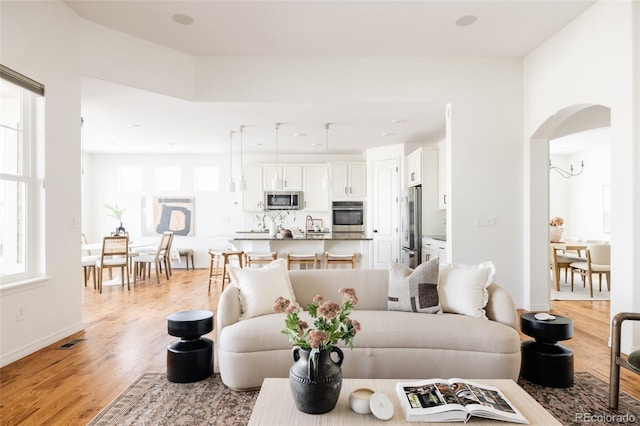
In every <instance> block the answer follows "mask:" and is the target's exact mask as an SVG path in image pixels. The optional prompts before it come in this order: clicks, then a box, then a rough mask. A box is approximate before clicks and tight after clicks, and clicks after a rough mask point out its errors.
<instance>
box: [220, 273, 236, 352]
mask: <svg viewBox="0 0 640 426" xmlns="http://www.w3.org/2000/svg"><path fill="white" fill-rule="evenodd" d="M240 312H241V308H240V292H239V290H238V288H237V287H235V286H232V285H230V286H228V287H227V288H225V289H224V291H223V292H222V294H221V295H220V300H219V301H218V311H217V313H216V323H217V326H218V327H217V330H216V334H217V335H218V336H220V332H221V331H222V329H223V328H224V327H226V326H228V325H231V324H235V323H237V322H238V320H239V319H240ZM216 340H217V339H216Z"/></svg>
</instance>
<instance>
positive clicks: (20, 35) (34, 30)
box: [0, 1, 82, 365]
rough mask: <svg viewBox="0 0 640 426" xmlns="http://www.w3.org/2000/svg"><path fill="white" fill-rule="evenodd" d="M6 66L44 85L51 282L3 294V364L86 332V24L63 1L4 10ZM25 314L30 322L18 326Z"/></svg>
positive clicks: (5, 5)
mask: <svg viewBox="0 0 640 426" xmlns="http://www.w3.org/2000/svg"><path fill="white" fill-rule="evenodd" d="M0 8H1V9H0V29H1V36H0V62H2V64H3V65H5V66H8V67H9V68H12V69H14V70H16V71H18V72H20V73H22V74H25V75H27V76H29V77H31V78H33V79H34V80H37V81H39V82H41V83H43V84H44V85H45V145H46V147H45V161H46V166H45V167H46V171H45V181H46V190H45V204H46V209H47V215H46V218H45V233H46V234H45V238H44V239H45V241H46V243H45V244H46V248H45V253H46V255H45V257H46V260H45V262H46V266H45V268H46V275H47V277H46V278H45V279H44V280H42V281H39V282H38V283H36V284H32V285H27V286H22V287H18V288H13V289H10V290H7V289H4V290H0V318H1V324H0V335H1V336H2V337H1V338H0V357H1V358H0V365H5V364H7V363H10V362H13V361H14V360H16V359H18V358H21V357H23V356H25V355H27V354H29V353H31V352H34V351H36V350H38V349H40V348H42V347H44V346H46V345H48V344H51V343H54V342H55V341H57V340H59V339H62V338H64V337H66V336H68V335H70V334H72V333H73V332H76V331H78V330H80V329H82V300H81V293H80V289H81V287H82V280H81V274H80V271H81V268H80V256H79V251H78V242H79V240H80V225H79V223H80V161H79V160H80V56H79V54H78V52H79V44H78V40H79V39H80V37H81V35H80V22H79V21H78V19H77V17H76V15H75V14H74V13H73V12H71V11H70V10H69V9H68V8H67V7H66V6H65V5H64V4H62V3H59V2H48V1H46V2H5V1H3V2H2V4H1V5H0ZM18 307H23V308H24V312H25V319H24V320H23V321H16V312H17V309H18Z"/></svg>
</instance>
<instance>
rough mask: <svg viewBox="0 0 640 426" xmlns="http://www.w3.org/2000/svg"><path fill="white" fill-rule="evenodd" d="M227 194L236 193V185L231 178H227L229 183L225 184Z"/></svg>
mask: <svg viewBox="0 0 640 426" xmlns="http://www.w3.org/2000/svg"><path fill="white" fill-rule="evenodd" d="M227 192H236V184H235V182H234V181H233V178H231V177H230V178H229V182H227Z"/></svg>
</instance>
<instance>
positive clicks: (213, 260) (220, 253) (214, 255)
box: [209, 249, 244, 293]
mask: <svg viewBox="0 0 640 426" xmlns="http://www.w3.org/2000/svg"><path fill="white" fill-rule="evenodd" d="M234 256H236V257H237V263H238V266H240V267H241V268H242V257H243V256H244V252H243V251H230V250H215V249H210V250H209V258H210V259H209V293H211V282H212V281H213V282H214V283H216V284H217V283H220V287H221V290H220V292H222V291H224V284H225V282H227V281H228V282H231V278H230V277H229V272H228V271H227V265H228V264H229V262H230V261H231V260H233V259H232V258H233V257H234Z"/></svg>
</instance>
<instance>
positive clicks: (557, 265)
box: [549, 243, 575, 291]
mask: <svg viewBox="0 0 640 426" xmlns="http://www.w3.org/2000/svg"><path fill="white" fill-rule="evenodd" d="M549 247H550V253H549V257H550V259H549V260H550V262H549V264H550V267H551V271H552V272H553V284H554V287H555V289H556V291H560V270H561V269H564V280H565V282H567V279H568V271H569V265H570V264H571V262H574V261H575V258H571V257H567V256H565V255H564V254H562V253H560V252H561V251H562V250H563V249H562V248H559V247H557V246H554V245H553V243H552V244H550V245H549ZM571 291H573V286H572V287H571Z"/></svg>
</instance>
